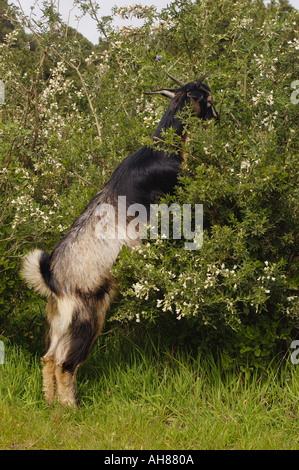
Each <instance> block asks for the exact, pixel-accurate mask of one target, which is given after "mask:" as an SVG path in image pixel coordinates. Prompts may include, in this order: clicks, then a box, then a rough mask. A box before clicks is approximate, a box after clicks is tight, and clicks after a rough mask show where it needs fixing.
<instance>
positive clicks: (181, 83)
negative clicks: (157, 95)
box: [166, 71, 185, 86]
mask: <svg viewBox="0 0 299 470" xmlns="http://www.w3.org/2000/svg"><path fill="white" fill-rule="evenodd" d="M166 75H167V76H168V77H169V78H171V80H173V81H174V83H176V84H177V85H179V86H184V85H185V83H184V82H182V80H178V79H177V78H174V77H173V76H172V75H170V73H169V72H167V71H166Z"/></svg>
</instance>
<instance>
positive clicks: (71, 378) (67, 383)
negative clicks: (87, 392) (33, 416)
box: [55, 364, 77, 406]
mask: <svg viewBox="0 0 299 470" xmlns="http://www.w3.org/2000/svg"><path fill="white" fill-rule="evenodd" d="M76 372H77V369H76V370H74V371H71V370H66V369H65V367H64V365H63V364H57V365H56V368H55V378H56V384H57V393H58V397H59V401H60V403H61V404H62V405H64V406H76V405H77V388H76Z"/></svg>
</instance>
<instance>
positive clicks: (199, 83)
mask: <svg viewBox="0 0 299 470" xmlns="http://www.w3.org/2000/svg"><path fill="white" fill-rule="evenodd" d="M209 74H210V72H206V73H205V74H204V75H203V76H202V77H201V78H200V79H199V80H197V82H196V85H197V86H198V87H199V86H200V85H201V84H202V82H203V81H204V79H205V78H206V77H207V76H208V75H209Z"/></svg>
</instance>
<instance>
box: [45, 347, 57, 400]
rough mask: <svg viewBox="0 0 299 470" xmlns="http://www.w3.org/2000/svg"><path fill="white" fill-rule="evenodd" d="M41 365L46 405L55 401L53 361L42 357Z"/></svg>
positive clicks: (51, 358) (50, 358)
mask: <svg viewBox="0 0 299 470" xmlns="http://www.w3.org/2000/svg"><path fill="white" fill-rule="evenodd" d="M42 363H43V391H44V397H45V400H46V402H47V403H48V404H50V403H52V402H53V400H54V399H55V359H54V358H53V357H47V356H44V357H43V358H42Z"/></svg>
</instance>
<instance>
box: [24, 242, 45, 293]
mask: <svg viewBox="0 0 299 470" xmlns="http://www.w3.org/2000/svg"><path fill="white" fill-rule="evenodd" d="M42 254H43V251H42V250H38V249H36V250H33V251H31V252H30V253H28V254H27V255H26V256H25V258H24V260H23V265H22V269H21V274H22V275H23V277H24V279H25V280H26V282H27V283H28V284H29V285H31V286H32V287H33V288H34V290H36V291H37V292H38V293H39V294H41V295H44V296H47V297H48V296H49V295H50V294H51V290H50V289H49V287H48V286H47V285H46V283H45V281H44V278H43V276H42V275H41V272H40V259H41V256H42Z"/></svg>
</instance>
